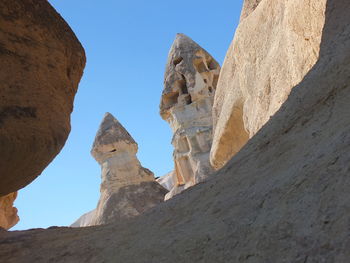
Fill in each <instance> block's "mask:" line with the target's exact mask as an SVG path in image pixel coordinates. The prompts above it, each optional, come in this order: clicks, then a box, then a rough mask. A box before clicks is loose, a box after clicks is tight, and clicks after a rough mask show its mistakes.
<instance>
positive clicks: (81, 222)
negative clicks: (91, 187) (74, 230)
mask: <svg viewBox="0 0 350 263" xmlns="http://www.w3.org/2000/svg"><path fill="white" fill-rule="evenodd" d="M95 212H96V210H95V209H94V210H92V211H90V212H87V213H85V214H83V215H82V216H81V217H80V218H79V219H78V220H77V221H75V222H74V223H73V224H71V225H70V226H71V227H85V226H90V225H91V222H92V221H93V220H94V218H95Z"/></svg>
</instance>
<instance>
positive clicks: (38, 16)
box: [0, 0, 85, 196]
mask: <svg viewBox="0 0 350 263" xmlns="http://www.w3.org/2000/svg"><path fill="white" fill-rule="evenodd" d="M84 65H85V54H84V49H83V48H82V46H81V45H80V43H79V41H78V39H77V38H76V37H75V35H74V33H73V32H72V30H71V29H70V27H69V26H68V25H67V24H66V22H65V21H64V20H63V19H62V17H61V16H60V15H59V14H58V13H57V12H56V11H55V10H54V9H53V8H52V7H51V5H50V4H49V2H48V1H46V0H2V1H0V68H1V70H0V82H1V86H0V97H1V99H0V156H1V158H0V181H1V183H0V196H4V195H7V194H9V193H12V192H15V191H17V190H18V189H20V188H22V187H24V186H26V185H27V184H29V183H30V182H31V181H33V180H34V179H35V178H36V177H37V176H38V175H40V173H41V172H42V170H43V169H44V168H45V167H46V166H47V165H48V164H49V163H50V162H51V161H52V160H53V158H54V157H55V156H56V155H57V154H58V153H59V152H60V150H61V148H62V147H63V145H64V143H65V141H66V139H67V136H68V134H69V132H70V114H71V112H72V109H73V100H74V95H75V93H76V91H77V88H78V83H79V81H80V78H81V76H82V73H83V68H84Z"/></svg>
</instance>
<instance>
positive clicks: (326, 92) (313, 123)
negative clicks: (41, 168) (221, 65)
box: [0, 0, 350, 263]
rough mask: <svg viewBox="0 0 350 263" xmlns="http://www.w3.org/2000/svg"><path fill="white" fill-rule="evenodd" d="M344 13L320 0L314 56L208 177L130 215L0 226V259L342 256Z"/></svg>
mask: <svg viewBox="0 0 350 263" xmlns="http://www.w3.org/2000/svg"><path fill="white" fill-rule="evenodd" d="M265 1H266V2H268V3H274V2H273V1H271V0H263V1H262V2H261V3H263V2H265ZM281 1H283V2H285V3H286V2H287V1H286V0H281ZM303 2H304V1H303ZM303 2H299V3H300V4H302V3H303ZM318 3H319V4H322V3H321V2H318ZM259 6H260V5H259ZM270 6H273V5H272V4H271V5H270ZM315 7H317V5H316V6H315ZM256 10H257V9H256ZM295 12H296V13H298V15H299V16H300V15H301V14H303V13H302V12H301V10H300V9H298V8H297V9H295ZM349 13H350V1H348V0H337V1H327V8H326V22H325V26H324V29H323V33H322V42H321V48H320V55H319V60H318V61H317V63H316V64H315V65H314V67H313V68H312V69H311V70H310V71H309V72H308V73H307V74H306V75H305V76H304V78H303V80H302V81H301V82H300V83H298V85H297V86H296V87H295V88H293V89H292V92H291V93H290V95H289V97H288V99H287V100H286V101H285V102H284V104H283V105H282V107H281V108H280V109H279V110H278V111H277V113H276V114H275V115H274V116H272V117H271V119H270V120H269V121H268V122H267V123H266V124H265V125H264V126H263V127H262V128H261V129H260V130H259V131H258V132H257V133H256V134H255V135H254V136H253V138H251V139H250V140H249V141H248V143H247V144H246V145H245V146H244V147H243V149H242V150H241V151H240V152H239V153H238V154H237V155H235V157H234V158H233V159H232V160H231V161H229V162H228V163H227V165H226V166H225V167H223V168H222V169H220V170H219V171H218V172H217V173H215V174H214V176H211V177H210V178H209V179H208V180H206V181H205V182H203V183H201V184H198V185H196V186H195V187H192V188H190V189H188V190H187V191H184V192H183V193H182V194H181V195H178V196H176V198H172V199H171V200H169V201H168V202H164V203H163V204H161V205H159V206H157V207H156V208H155V209H152V210H151V211H150V212H149V213H144V214H143V215H141V216H139V217H137V218H135V219H133V220H127V221H125V222H118V223H116V224H112V225H107V226H98V227H93V228H84V229H69V228H56V229H49V230H42V229H37V230H29V231H15V232H1V231H0V258H1V260H2V261H4V262H6V263H17V262H35V263H46V262H48V261H49V262H55V263H61V262H62V263H64V262H106V263H110V262H123V263H129V262H130V263H144V262H169V263H172V262H184V263H187V262H191V263H193V262H203V263H213V262H215V263H227V262H235V263H236V262H237V263H243V262H244V263H267V262H268V263H275V262H276V263H277V262H278V263H282V262H286V263H287V262H288V263H290V262H293V263H321V262H325V263H348V262H349V258H350V228H349V222H350V195H349V192H350V176H349V172H350V154H349V153H350V117H349V116H350V111H349V101H350V21H349V20H350V17H349ZM310 19H312V18H310ZM261 22H262V23H263V21H261ZM266 45H268V43H266ZM264 47H265V45H263V46H262V47H261V48H264ZM247 74H248V72H247Z"/></svg>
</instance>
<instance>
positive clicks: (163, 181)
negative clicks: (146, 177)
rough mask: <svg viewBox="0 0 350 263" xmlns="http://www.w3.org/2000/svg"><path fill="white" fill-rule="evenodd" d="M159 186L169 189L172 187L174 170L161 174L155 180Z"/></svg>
mask: <svg viewBox="0 0 350 263" xmlns="http://www.w3.org/2000/svg"><path fill="white" fill-rule="evenodd" d="M156 181H157V182H158V183H159V184H160V185H161V186H163V187H164V188H165V189H167V190H168V191H170V190H171V189H173V188H174V183H175V182H174V171H171V172H170V173H167V174H166V175H163V176H162V177H159V178H157V180H156Z"/></svg>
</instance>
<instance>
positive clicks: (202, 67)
mask: <svg viewBox="0 0 350 263" xmlns="http://www.w3.org/2000/svg"><path fill="white" fill-rule="evenodd" d="M219 73H220V66H219V64H218V63H217V62H216V61H215V59H214V58H213V57H212V56H211V55H210V54H209V53H208V52H207V51H205V50H204V49H203V48H201V47H200V46H199V45H198V44H197V43H195V42H194V41H193V40H192V39H190V38H189V37H187V36H186V35H184V34H177V35H176V38H175V41H174V43H173V45H172V47H171V49H170V52H169V56H168V62H167V65H166V71H165V76H164V90H163V93H162V98H161V103H160V114H161V116H162V118H163V119H164V120H166V121H167V122H168V123H169V124H170V126H171V128H172V130H173V133H174V136H173V139H172V144H173V146H174V161H175V171H174V173H173V180H174V185H175V187H174V188H173V189H172V190H171V192H170V193H169V194H168V196H167V198H169V197H171V196H172V195H174V194H176V193H178V192H180V191H181V190H182V189H184V188H187V187H189V186H192V185H194V184H196V183H197V182H199V181H201V180H203V179H204V178H205V177H207V176H208V175H209V174H210V173H211V171H212V170H211V167H210V164H209V151H210V147H211V142H212V125H213V124H212V105H213V98H214V94H215V89H216V85H217V82H218V78H219Z"/></svg>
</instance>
